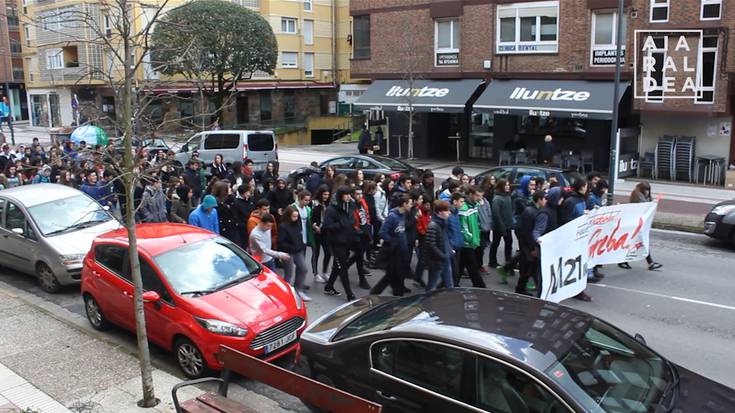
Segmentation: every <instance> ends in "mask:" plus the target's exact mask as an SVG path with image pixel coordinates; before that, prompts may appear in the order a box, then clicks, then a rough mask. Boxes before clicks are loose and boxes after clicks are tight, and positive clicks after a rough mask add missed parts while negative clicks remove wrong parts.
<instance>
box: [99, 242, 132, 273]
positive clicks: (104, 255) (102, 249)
mask: <svg viewBox="0 0 735 413" xmlns="http://www.w3.org/2000/svg"><path fill="white" fill-rule="evenodd" d="M126 253H127V248H124V247H120V246H117V245H98V246H97V247H96V248H95V249H94V259H95V261H97V263H98V264H100V265H103V266H104V267H105V268H107V269H108V270H110V271H112V272H114V273H116V274H117V275H120V276H122V275H123V274H125V271H124V268H125V267H126V265H125V261H126V260H125V257H126Z"/></svg>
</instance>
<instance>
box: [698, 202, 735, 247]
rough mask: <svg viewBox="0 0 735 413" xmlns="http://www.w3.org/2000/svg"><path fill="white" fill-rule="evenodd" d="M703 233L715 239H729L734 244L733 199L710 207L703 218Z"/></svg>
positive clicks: (734, 213) (734, 218) (734, 203)
mask: <svg viewBox="0 0 735 413" xmlns="http://www.w3.org/2000/svg"><path fill="white" fill-rule="evenodd" d="M704 233H705V234H706V235H708V236H710V237H712V238H715V239H720V240H724V241H730V242H732V244H733V246H735V199H733V200H732V201H724V202H720V203H719V204H717V205H715V206H714V207H712V210H711V211H710V212H709V214H707V216H706V217H705V218H704Z"/></svg>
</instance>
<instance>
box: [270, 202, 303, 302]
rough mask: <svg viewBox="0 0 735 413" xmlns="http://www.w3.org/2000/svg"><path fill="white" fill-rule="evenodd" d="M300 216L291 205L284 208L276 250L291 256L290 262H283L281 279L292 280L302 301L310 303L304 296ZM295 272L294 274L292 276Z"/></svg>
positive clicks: (288, 281)
mask: <svg viewBox="0 0 735 413" xmlns="http://www.w3.org/2000/svg"><path fill="white" fill-rule="evenodd" d="M301 221H302V220H301V214H300V213H299V210H298V209H296V207H294V206H293V205H291V206H288V207H286V210H285V211H284V212H283V217H281V225H280V231H278V249H280V250H281V251H283V252H285V253H287V254H288V255H290V256H291V259H290V260H286V261H283V274H284V275H283V279H284V280H286V282H287V283H290V282H291V279H293V280H294V287H295V288H296V291H297V292H298V294H299V295H300V296H301V298H302V299H303V300H304V301H311V297H309V296H308V295H306V293H305V292H304V291H305V290H306V285H304V279H305V278H306V272H307V271H308V268H307V267H306V243H305V242H304V236H303V226H302V222H301ZM294 270H295V274H294Z"/></svg>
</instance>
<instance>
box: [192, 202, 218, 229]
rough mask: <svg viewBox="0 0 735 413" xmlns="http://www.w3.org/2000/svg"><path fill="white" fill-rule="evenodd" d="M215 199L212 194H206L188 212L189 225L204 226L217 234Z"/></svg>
mask: <svg viewBox="0 0 735 413" xmlns="http://www.w3.org/2000/svg"><path fill="white" fill-rule="evenodd" d="M216 206H217V200H216V199H215V198H214V196H212V195H206V196H205V197H204V200H202V203H201V204H200V205H199V206H198V207H196V208H195V209H194V210H193V211H191V214H189V225H193V226H195V227H199V228H204V229H206V230H209V231H212V232H214V233H215V234H219V216H217V210H216V209H215V207H216Z"/></svg>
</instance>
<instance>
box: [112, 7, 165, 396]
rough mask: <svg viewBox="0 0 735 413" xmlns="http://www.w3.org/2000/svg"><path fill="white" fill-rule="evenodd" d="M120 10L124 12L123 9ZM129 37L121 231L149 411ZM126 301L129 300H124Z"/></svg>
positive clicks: (150, 387) (150, 380) (150, 384)
mask: <svg viewBox="0 0 735 413" xmlns="http://www.w3.org/2000/svg"><path fill="white" fill-rule="evenodd" d="M123 10H125V9H124V8H123ZM130 48H131V41H130V38H129V37H126V38H124V42H123V50H124V53H125V54H124V56H125V58H124V60H125V66H124V67H125V78H124V84H123V89H122V93H121V95H122V96H121V97H122V105H123V107H122V116H123V118H122V119H123V124H124V125H125V131H124V134H123V143H124V148H125V153H124V154H123V168H122V170H123V176H122V179H123V184H124V185H125V194H126V196H125V228H126V229H127V232H128V242H129V248H128V255H129V257H130V275H131V278H132V280H133V288H134V294H133V305H134V308H135V330H136V335H137V338H138V358H139V360H140V377H141V381H142V385H143V399H142V400H140V401H139V402H138V405H139V406H140V407H153V406H155V405H157V404H158V402H159V400H158V399H156V394H155V390H154V388H153V374H152V367H151V354H150V351H149V350H148V334H147V331H146V326H145V310H144V304H143V279H142V277H141V275H140V259H139V257H138V238H137V234H136V230H135V212H136V210H135V199H134V196H135V182H136V180H137V177H136V176H135V159H134V155H133V153H132V151H133V143H132V138H133V120H134V119H132V99H133V97H132V94H133V86H132V81H133V76H135V73H134V72H133V71H132V70H131V69H130V66H131V61H130V60H131V59H130ZM126 299H129V298H126Z"/></svg>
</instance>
